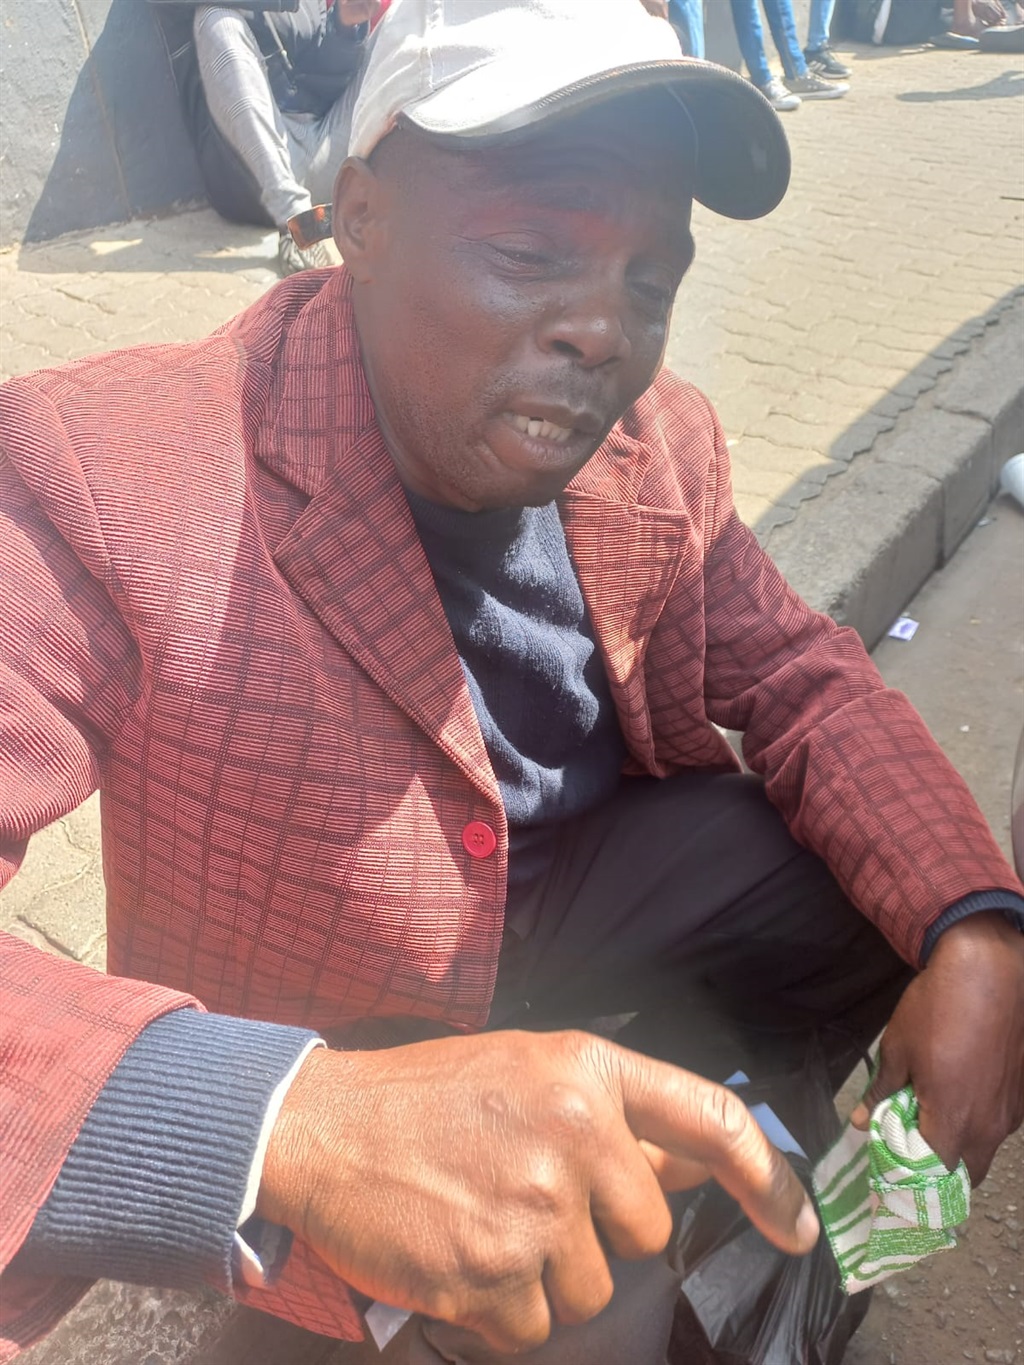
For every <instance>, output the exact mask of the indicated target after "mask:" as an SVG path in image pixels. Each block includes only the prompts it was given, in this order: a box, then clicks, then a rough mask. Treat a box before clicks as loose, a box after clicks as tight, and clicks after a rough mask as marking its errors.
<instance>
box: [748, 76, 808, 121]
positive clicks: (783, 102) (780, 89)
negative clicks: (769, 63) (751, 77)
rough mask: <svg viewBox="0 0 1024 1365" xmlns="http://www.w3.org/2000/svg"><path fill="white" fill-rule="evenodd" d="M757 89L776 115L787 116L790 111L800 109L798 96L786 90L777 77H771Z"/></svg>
mask: <svg viewBox="0 0 1024 1365" xmlns="http://www.w3.org/2000/svg"><path fill="white" fill-rule="evenodd" d="M757 88H758V90H760V92H761V94H762V95H763V96H764V97H765V99H766V100H767V101H768V103H769V104H770V105H771V106H772V108H773V109H774V110H775V111H776V113H779V114H788V113H789V111H790V110H791V109H799V108H800V96H799V95H796V94H794V93H793V91H792V90H787V89H786V87H785V86H784V85H783V84H782V82H781V81H780V80H779V78H778V76H773V77H772V78H771V80H770V81H769V82H768V84H767V85H759V86H758V87H757Z"/></svg>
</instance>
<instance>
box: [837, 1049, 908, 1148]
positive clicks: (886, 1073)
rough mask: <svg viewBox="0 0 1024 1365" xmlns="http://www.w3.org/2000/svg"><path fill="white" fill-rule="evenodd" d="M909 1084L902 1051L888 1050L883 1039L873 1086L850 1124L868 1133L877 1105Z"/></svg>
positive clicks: (869, 1087) (853, 1115) (865, 1093)
mask: <svg viewBox="0 0 1024 1365" xmlns="http://www.w3.org/2000/svg"><path fill="white" fill-rule="evenodd" d="M909 1084H910V1069H909V1067H908V1065H907V1062H906V1060H905V1058H904V1056H903V1053H902V1051H901V1049H899V1048H897V1047H889V1048H887V1047H886V1046H885V1039H884V1038H883V1039H882V1047H881V1050H880V1052H879V1058H878V1070H877V1071H876V1072H875V1074H874V1076H873V1077H872V1080H871V1084H870V1085H869V1086H868V1088H867V1090H866V1091H865V1092H864V1096H863V1098H862V1099H861V1101H860V1103H859V1104H858V1105H857V1107H856V1108H855V1109H854V1111H853V1113H852V1114H851V1115H850V1122H851V1123H852V1124H853V1126H854V1128H859V1129H860V1130H861V1132H867V1128H868V1124H869V1123H870V1122H871V1114H872V1111H873V1110H874V1109H875V1107H876V1105H879V1104H881V1103H882V1101H883V1100H887V1099H888V1098H889V1096H890V1095H895V1094H896V1092H897V1090H902V1089H903V1087H904V1086H905V1085H909Z"/></svg>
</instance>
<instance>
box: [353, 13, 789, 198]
mask: <svg viewBox="0 0 1024 1365" xmlns="http://www.w3.org/2000/svg"><path fill="white" fill-rule="evenodd" d="M658 88H660V89H663V90H665V91H667V92H668V93H669V95H670V96H671V97H673V99H674V101H675V102H676V104H677V105H678V108H679V110H680V116H681V117H680V126H681V128H685V129H686V135H687V136H688V137H689V138H690V139H691V140H694V141H695V143H696V170H695V183H694V185H693V187H692V189H693V195H694V198H696V199H698V200H699V201H700V202H701V203H702V204H705V205H706V206H707V207H708V208H710V209H713V210H714V211H715V212H716V213H721V214H724V215H725V216H726V217H728V218H759V217H761V216H762V215H763V214H765V213H769V212H771V210H772V209H773V208H775V206H776V205H777V204H778V203H779V201H780V200H781V199H782V196H783V195H784V194H785V192H786V187H787V185H788V184H789V166H790V162H789V146H788V144H787V142H786V136H785V133H784V132H783V131H782V125H781V123H780V122H779V119H778V116H777V115H776V114H775V112H774V110H773V109H772V107H771V105H770V104H769V103H768V101H767V100H766V99H764V97H763V96H762V95H761V94H760V92H759V91H757V90H756V89H755V88H754V87H753V86H752V85H751V84H750V83H749V82H748V81H745V80H743V79H742V78H741V77H740V76H737V75H736V74H735V73H734V72H732V71H729V70H727V69H726V68H725V67H722V66H717V65H715V64H714V63H712V62H703V61H695V60H693V59H692V58H689V57H683V56H682V55H681V53H680V51H679V42H678V39H677V38H676V36H675V33H674V31H673V30H672V28H671V27H670V25H669V24H667V23H666V22H665V21H664V20H663V19H656V18H654V17H653V16H652V15H650V14H649V13H648V12H647V11H646V10H645V9H644V7H643V5H642V4H641V0H392V4H391V6H390V8H389V9H388V11H387V12H386V14H385V15H384V18H383V19H382V20H381V22H380V24H379V25H378V27H377V30H376V31H375V33H374V34H373V38H372V50H371V52H370V54H369V59H368V63H367V66H366V69H365V71H364V73H363V76H362V80H361V84H360V91H359V95H358V98H357V100H356V103H355V107H354V109H353V114H352V135H351V140H350V142H349V154H350V155H351V156H359V157H367V156H369V155H370V153H371V152H372V151H373V149H374V147H376V146H377V144H378V142H380V141H381V139H382V138H384V137H386V136H387V134H388V133H390V132H391V131H392V129H394V128H396V127H398V126H400V125H403V124H404V125H408V126H411V127H413V128H416V129H418V130H419V131H420V132H422V133H424V134H427V135H430V136H434V137H437V138H440V139H444V140H445V142H448V143H451V144H453V145H455V146H462V147H466V148H472V147H483V146H486V145H487V143H488V142H490V141H493V140H495V139H498V138H500V139H502V140H503V141H504V140H506V139H508V138H509V137H510V136H513V135H515V134H517V133H518V134H520V135H522V134H523V133H524V132H529V131H530V130H531V129H534V128H535V127H536V126H537V125H538V124H540V123H542V122H544V121H547V120H549V119H554V118H557V117H559V116H564V115H569V114H573V113H578V112H580V111H582V110H584V109H586V108H588V107H591V106H593V105H595V104H599V103H603V102H605V101H607V100H609V99H613V98H615V97H616V96H618V95H622V94H625V93H627V92H631V91H638V90H646V89H652V90H653V89H658Z"/></svg>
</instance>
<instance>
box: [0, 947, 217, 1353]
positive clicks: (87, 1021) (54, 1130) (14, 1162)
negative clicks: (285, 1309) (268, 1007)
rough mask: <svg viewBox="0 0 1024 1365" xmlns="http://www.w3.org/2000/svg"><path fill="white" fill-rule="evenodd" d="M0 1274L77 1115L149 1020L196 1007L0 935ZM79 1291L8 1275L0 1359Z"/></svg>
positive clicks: (72, 1283)
mask: <svg viewBox="0 0 1024 1365" xmlns="http://www.w3.org/2000/svg"><path fill="white" fill-rule="evenodd" d="M0 993H2V999H0V1057H2V1068H0V1189H2V1195H0V1209H2V1215H0V1271H2V1270H5V1269H6V1267H7V1266H8V1265H9V1264H10V1262H11V1260H12V1259H13V1258H14V1255H15V1254H16V1252H17V1251H18V1249H19V1247H20V1246H21V1244H22V1242H23V1241H24V1240H25V1236H26V1234H27V1233H28V1230H29V1228H30V1227H31V1226H32V1222H33V1219H34V1218H35V1216H36V1213H37V1212H38V1211H39V1208H40V1207H41V1205H42V1204H43V1202H44V1201H45V1199H46V1197H47V1195H48V1194H49V1192H50V1190H51V1188H52V1186H53V1183H54V1181H55V1180H56V1178H57V1175H58V1173H59V1172H60V1168H61V1166H62V1164H63V1162H64V1159H65V1157H66V1156H67V1153H68V1151H69V1150H70V1147H71V1144H72V1143H73V1142H74V1140H75V1137H76V1135H77V1133H78V1130H79V1128H80V1127H81V1125H82V1122H83V1120H84V1119H85V1116H86V1115H87V1114H88V1112H89V1110H90V1108H91V1107H92V1105H93V1102H94V1101H95V1099H96V1096H97V1095H98V1094H99V1092H100V1090H101V1088H102V1087H103V1085H104V1083H105V1081H106V1080H107V1078H108V1076H109V1075H110V1073H111V1072H112V1071H113V1070H114V1068H115V1066H116V1065H117V1063H118V1062H119V1061H120V1060H121V1058H122V1056H123V1055H124V1053H125V1051H126V1050H127V1048H128V1047H129V1045H130V1044H131V1043H132V1042H133V1041H134V1039H135V1038H136V1037H137V1036H138V1035H139V1033H141V1031H142V1030H143V1029H144V1028H145V1027H146V1025H147V1024H149V1023H150V1022H151V1021H152V1020H153V1019H156V1018H157V1017H158V1016H160V1015H163V1014H166V1013H168V1012H169V1011H170V1010H176V1009H181V1008H183V1007H187V1006H196V1002H195V1001H194V1000H192V999H191V998H190V997H189V996H187V995H182V994H181V993H180V992H178V991H172V990H168V989H166V988H165V987H162V986H152V985H149V984H148V983H146V982H142V981H129V980H125V979H121V978H117V977H109V976H104V975H103V974H102V973H101V972H97V971H94V970H93V969H92V968H90V967H83V966H81V965H80V964H79V963H77V962H69V961H66V960H64V959H62V958H58V957H54V956H51V955H50V954H49V953H44V952H43V951H42V950H40V949H38V948H33V947H30V946H29V945H28V944H27V943H23V942H21V940H20V939H17V938H15V937H14V936H13V935H11V934H0ZM87 1287H88V1282H87V1281H82V1280H51V1279H48V1278H45V1277H38V1276H31V1277H28V1276H15V1277H12V1276H8V1275H4V1276H3V1280H2V1293H0V1305H2V1307H0V1361H3V1360H8V1359H10V1358H11V1357H12V1356H13V1355H14V1354H16V1352H17V1350H19V1349H22V1348H24V1347H25V1346H27V1345H29V1344H30V1343H31V1342H32V1341H34V1340H36V1339H37V1338H38V1337H39V1336H41V1335H42V1334H43V1333H44V1332H46V1331H48V1330H49V1328H50V1327H51V1326H52V1325H53V1323H54V1322H55V1321H56V1319H57V1318H58V1317H59V1316H60V1315H61V1314H62V1313H64V1312H66V1311H67V1309H68V1308H69V1307H70V1306H71V1305H72V1303H74V1302H75V1300H76V1299H77V1298H78V1297H79V1296H80V1295H81V1293H82V1292H83V1291H84V1290H85V1289H86V1288H87Z"/></svg>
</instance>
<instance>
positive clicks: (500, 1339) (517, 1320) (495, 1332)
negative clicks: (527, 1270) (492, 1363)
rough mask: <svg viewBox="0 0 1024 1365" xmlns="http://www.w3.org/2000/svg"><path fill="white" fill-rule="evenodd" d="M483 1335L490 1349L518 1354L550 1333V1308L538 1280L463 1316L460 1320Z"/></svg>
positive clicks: (500, 1296) (540, 1342) (534, 1346)
mask: <svg viewBox="0 0 1024 1365" xmlns="http://www.w3.org/2000/svg"><path fill="white" fill-rule="evenodd" d="M460 1326H462V1327H465V1328H466V1329H467V1330H468V1331H470V1332H475V1333H476V1334H477V1336H481V1337H483V1339H484V1340H485V1341H486V1342H487V1344H488V1346H490V1347H491V1349H492V1350H494V1351H497V1352H499V1354H500V1353H502V1352H504V1353H507V1354H508V1355H518V1354H519V1353H520V1352H521V1351H530V1350H533V1349H534V1348H536V1347H537V1346H543V1344H544V1342H545V1341H547V1339H548V1337H549V1336H550V1335H551V1308H550V1306H549V1305H548V1299H547V1295H546V1294H545V1292H544V1286H543V1284H542V1283H541V1281H540V1280H539V1279H537V1280H535V1281H534V1282H533V1284H532V1285H531V1286H530V1287H529V1288H528V1289H523V1290H522V1291H521V1292H520V1293H518V1294H516V1296H515V1298H514V1299H509V1298H507V1297H505V1296H504V1295H501V1294H499V1295H498V1296H497V1297H496V1299H495V1301H494V1302H493V1304H492V1305H491V1306H490V1308H489V1310H485V1311H484V1312H481V1313H475V1314H473V1315H472V1316H466V1317H465V1318H463V1319H462V1321H461V1322H460Z"/></svg>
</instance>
